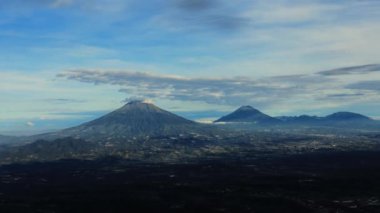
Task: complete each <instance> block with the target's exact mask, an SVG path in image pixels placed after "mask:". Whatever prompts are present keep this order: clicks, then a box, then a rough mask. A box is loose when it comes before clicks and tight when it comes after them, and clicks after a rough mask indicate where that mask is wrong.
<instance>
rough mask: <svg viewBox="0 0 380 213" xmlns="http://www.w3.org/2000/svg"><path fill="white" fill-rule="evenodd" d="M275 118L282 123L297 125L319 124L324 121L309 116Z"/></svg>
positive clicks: (321, 118) (320, 118)
mask: <svg viewBox="0 0 380 213" xmlns="http://www.w3.org/2000/svg"><path fill="white" fill-rule="evenodd" d="M276 118H277V119H279V120H281V121H283V122H284V123H297V124H306V123H319V122H321V121H322V120H323V119H324V118H323V117H318V116H310V115H301V116H279V117H276Z"/></svg>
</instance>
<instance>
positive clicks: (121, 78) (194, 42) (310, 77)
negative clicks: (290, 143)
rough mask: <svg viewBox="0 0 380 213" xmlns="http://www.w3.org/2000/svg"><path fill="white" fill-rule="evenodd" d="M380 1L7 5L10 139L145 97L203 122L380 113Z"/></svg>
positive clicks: (50, 1) (3, 40)
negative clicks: (251, 113) (250, 114)
mask: <svg viewBox="0 0 380 213" xmlns="http://www.w3.org/2000/svg"><path fill="white" fill-rule="evenodd" d="M379 35H380V1H378V0H329V1H328V0H314V1H312V0H307V1H306V0H271V1H268V0H234V1H228V0H149V1H141V0H27V1H26V0H1V1H0V103H1V107H0V134H35V133H39V132H46V131H53V130H57V129H61V128H66V127H70V126H73V125H77V124H80V123H82V122H85V121H89V120H91V119H93V118H96V117H98V116H101V115H103V114H105V113H107V112H110V111H112V110H114V109H116V108H119V107H121V106H122V105H123V104H124V103H125V102H128V101H129V100H133V99H150V100H152V101H153V102H154V103H155V104H156V105H158V106H159V107H161V108H164V109H166V110H169V111H172V112H175V113H177V114H179V115H183V116H185V117H187V118H190V119H195V120H202V121H206V120H212V119H216V118H217V117H219V116H221V115H224V114H226V113H228V112H230V111H232V110H234V109H236V108H238V107H239V106H241V105H251V106H253V107H255V108H257V109H259V110H261V111H263V112H265V113H267V114H270V115H273V116H280V115H301V114H310V115H319V116H323V115H327V114H329V113H333V112H336V111H353V112H357V113H362V114H365V115H368V116H371V117H373V118H380V51H379V50H380V42H379Z"/></svg>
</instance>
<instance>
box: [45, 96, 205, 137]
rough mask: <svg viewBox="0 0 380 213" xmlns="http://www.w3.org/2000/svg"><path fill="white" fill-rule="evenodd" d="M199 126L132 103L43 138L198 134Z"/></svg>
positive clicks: (166, 113)
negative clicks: (194, 132)
mask: <svg viewBox="0 0 380 213" xmlns="http://www.w3.org/2000/svg"><path fill="white" fill-rule="evenodd" d="M202 127H203V125H202V124H198V123H196V122H194V121H190V120H187V119H185V118H183V117H180V116H178V115H175V114H173V113H171V112H168V111H165V110H163V109H160V108H159V107H157V106H155V105H153V104H151V103H147V102H144V101H132V102H129V103H127V104H125V105H124V106H123V107H121V108H120V109H117V110H115V111H113V112H111V113H109V114H107V115H104V116H102V117H100V118H98V119H96V120H93V121H90V122H88V123H85V124H82V125H80V126H77V127H73V128H69V129H66V130H63V131H60V132H57V133H53V134H48V135H44V136H45V137H46V136H47V138H64V137H73V138H81V139H85V140H92V141H93V140H104V139H108V140H109V139H123V138H133V137H147V136H165V135H178V134H182V133H189V132H192V131H202Z"/></svg>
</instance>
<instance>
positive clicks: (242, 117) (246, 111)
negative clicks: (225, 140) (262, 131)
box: [215, 106, 279, 124]
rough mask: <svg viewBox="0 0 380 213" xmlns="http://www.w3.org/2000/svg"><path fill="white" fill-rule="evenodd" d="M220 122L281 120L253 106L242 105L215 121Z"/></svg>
mask: <svg viewBox="0 0 380 213" xmlns="http://www.w3.org/2000/svg"><path fill="white" fill-rule="evenodd" d="M218 122H250V123H261V124H269V123H276V122H279V120H278V119H276V118H273V117H271V116H269V115H266V114H264V113H262V112H260V111H259V110H257V109H255V108H253V107H251V106H242V107H240V108H239V109H237V110H236V111H234V112H232V113H231V114H228V115H226V116H223V117H221V118H220V119H218V120H216V121H215V123H218Z"/></svg>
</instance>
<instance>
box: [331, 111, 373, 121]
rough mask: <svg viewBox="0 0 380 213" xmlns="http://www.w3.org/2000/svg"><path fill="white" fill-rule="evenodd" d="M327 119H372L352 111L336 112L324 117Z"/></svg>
mask: <svg viewBox="0 0 380 213" xmlns="http://www.w3.org/2000/svg"><path fill="white" fill-rule="evenodd" d="M325 120H328V121H339V122H341V121H373V120H372V119H371V118H369V117H367V116H364V115H361V114H358V113H353V112H337V113H333V114H331V115H328V116H326V117H325Z"/></svg>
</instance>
